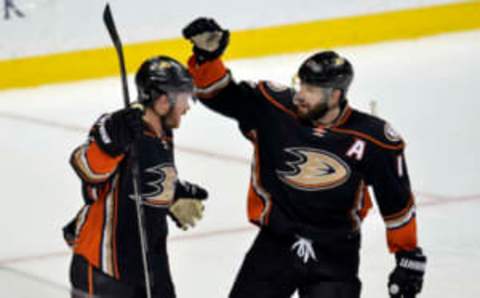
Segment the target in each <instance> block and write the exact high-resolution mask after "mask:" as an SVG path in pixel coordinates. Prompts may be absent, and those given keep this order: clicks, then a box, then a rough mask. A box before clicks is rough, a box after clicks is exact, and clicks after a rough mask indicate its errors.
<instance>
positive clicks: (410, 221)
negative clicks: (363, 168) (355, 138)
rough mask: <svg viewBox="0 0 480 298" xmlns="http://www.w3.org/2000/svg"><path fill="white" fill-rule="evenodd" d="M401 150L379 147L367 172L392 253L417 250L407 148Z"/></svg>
mask: <svg viewBox="0 0 480 298" xmlns="http://www.w3.org/2000/svg"><path fill="white" fill-rule="evenodd" d="M399 147H401V149H395V150H394V149H387V148H377V149H378V150H377V152H376V153H375V154H374V155H373V157H372V158H371V160H370V161H369V166H368V172H367V175H368V177H367V181H368V182H369V184H370V185H371V186H372V187H373V191H374V193H375V198H376V201H377V205H378V207H379V209H380V213H381V215H382V217H383V220H384V222H385V225H386V229H387V232H386V233H387V243H388V248H389V250H390V252H392V253H395V252H398V251H402V250H407V251H408V250H413V249H414V248H416V247H417V228H416V214H415V202H414V196H413V194H412V191H411V187H410V180H409V176H408V171H407V166H406V161H405V156H404V152H403V146H399Z"/></svg>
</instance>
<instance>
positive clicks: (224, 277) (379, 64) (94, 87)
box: [0, 31, 480, 298]
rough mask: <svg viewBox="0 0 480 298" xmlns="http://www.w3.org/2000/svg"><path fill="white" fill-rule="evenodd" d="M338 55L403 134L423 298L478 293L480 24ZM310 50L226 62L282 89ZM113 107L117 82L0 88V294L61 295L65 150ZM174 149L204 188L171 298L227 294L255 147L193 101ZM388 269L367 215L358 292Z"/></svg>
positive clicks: (73, 187) (180, 243)
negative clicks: (423, 262) (422, 262)
mask: <svg viewBox="0 0 480 298" xmlns="http://www.w3.org/2000/svg"><path fill="white" fill-rule="evenodd" d="M337 50H338V51H339V52H340V53H341V54H343V55H345V56H346V57H348V58H349V59H350V60H351V62H352V63H353V65H354V67H355V71H356V78H355V79H354V82H353V85H352V88H351V91H350V93H349V99H350V102H351V104H352V106H353V107H356V108H359V109H362V110H369V109H370V103H371V102H372V101H375V102H376V103H377V114H378V115H380V116H381V117H383V118H386V119H388V120H389V121H390V122H391V123H392V124H393V126H394V127H395V128H396V129H397V130H398V131H400V132H401V134H402V135H403V136H404V138H405V139H406V141H407V144H408V146H407V149H406V154H407V159H408V164H409V171H410V176H411V181H412V187H413V189H414V191H415V193H416V195H417V202H418V221H419V222H418V224H419V240H420V245H421V246H422V247H423V248H424V250H425V252H426V254H427V256H428V258H429V260H428V261H429V262H428V266H427V274H426V279H425V287H424V291H423V293H422V295H421V296H420V297H425V298H427V297H430V298H437V297H462V298H463V297H465V298H475V297H480V283H479V278H478V274H479V272H480V232H479V231H478V227H479V226H480V216H479V212H480V174H479V173H480V157H479V156H480V155H479V152H480V133H479V129H480V119H479V117H478V115H479V111H480V99H479V98H478V96H479V94H480V59H479V57H478V53H480V31H472V32H466V33H458V34H451V35H441V36H436V37H430V38H424V39H419V40H412V41H404V42H392V43H384V44H377V45H372V46H364V47H354V48H341V49H337ZM309 54H310V53H301V54H295V55H284V56H276V57H268V58H262V59H252V60H237V61H232V62H229V63H228V66H229V67H230V68H231V70H232V72H233V74H234V76H235V77H236V78H237V79H247V80H258V79H270V80H274V81H278V82H282V83H285V84H289V83H290V80H291V77H292V75H293V74H294V72H295V70H296V68H297V66H298V65H299V64H300V63H301V61H302V60H303V59H304V58H305V57H307V56H308V55H309ZM127 59H128V57H127ZM72 71H75V70H72ZM131 89H132V90H131V93H132V94H133V93H134V92H133V91H134V90H133V88H132V87H131ZM121 105H122V99H121V88H120V81H119V79H118V78H109V79H104V80H98V81H85V82H79V83H74V84H68V85H52V86H44V87H39V88H32V89H24V90H14V91H6V92H1V93H0V140H1V151H0V152H1V154H0V165H1V169H2V170H1V171H0V181H1V184H0V185H1V191H2V199H1V202H2V207H1V208H0V239H2V240H1V241H2V245H0V297H9V298H19V297H51V298H57V297H69V294H68V265H69V259H70V255H69V251H68V249H67V247H66V245H65V244H64V242H63V239H62V237H61V227H62V225H63V224H64V223H65V222H66V221H67V220H69V219H70V217H72V216H73V215H74V214H75V213H76V211H77V210H78V208H79V207H80V206H81V204H82V199H81V196H80V183H79V181H78V179H77V177H76V176H75V174H74V173H73V171H72V170H71V169H70V168H69V165H68V158H69V155H70V152H71V150H72V149H73V148H74V147H75V146H77V145H78V144H80V143H82V142H84V140H85V136H86V131H87V129H88V127H89V126H90V125H91V124H92V122H93V121H94V120H95V119H96V118H97V117H98V116H99V115H100V114H101V113H103V112H105V111H111V110H115V109H117V108H119V107H121ZM176 144H177V150H176V153H177V166H178V170H179V173H180V176H181V177H182V178H184V179H187V180H191V181H194V182H198V183H200V184H203V185H205V186H206V187H208V189H209V190H210V194H211V197H210V200H209V201H208V203H207V210H206V212H205V218H204V220H203V221H202V222H201V223H200V224H199V225H198V227H197V228H195V229H194V230H192V231H189V232H183V231H179V230H177V229H176V228H175V227H174V226H173V225H172V229H171V237H170V242H169V251H170V257H171V267H172V272H173V278H174V281H175V283H176V289H177V294H178V297H179V298H199V297H200V298H206V297H208V298H220V297H226V296H227V295H228V292H229V288H230V286H231V285H232V282H233V280H234V277H235V274H236V272H237V270H238V268H239V266H240V264H241V261H242V259H243V256H244V254H245V252H246V251H247V249H248V248H249V246H250V244H251V242H252V240H253V238H254V236H255V234H256V228H254V227H253V226H251V225H250V224H248V222H247V218H246V208H245V206H246V200H245V197H246V192H247V184H248V179H249V159H250V158H249V157H250V154H251V148H250V145H249V143H248V142H247V141H245V140H244V139H243V138H242V137H241V136H240V134H239V133H238V132H237V128H236V124H235V123H234V122H232V121H230V120H226V119H223V118H221V117H220V116H217V115H214V114H213V113H211V112H209V111H207V110H206V109H205V108H203V107H202V106H200V105H199V104H197V105H194V106H193V107H192V110H191V112H190V113H189V114H188V115H187V117H186V118H185V119H184V123H183V126H182V128H181V129H180V130H178V131H177V134H176ZM393 266H394V259H393V256H392V255H389V254H388V253H387V248H386V242H385V229H384V226H383V222H382V221H381V219H380V217H379V214H378V212H375V211H374V212H372V213H371V214H370V216H369V217H368V218H367V219H366V221H365V223H364V225H363V241H362V262H361V269H360V270H361V272H360V274H361V278H362V280H363V295H362V297H369V298H377V297H378V298H379V297H387V295H386V282H387V276H388V273H389V272H390V271H391V270H392V269H393Z"/></svg>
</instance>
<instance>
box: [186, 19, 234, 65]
mask: <svg viewBox="0 0 480 298" xmlns="http://www.w3.org/2000/svg"><path fill="white" fill-rule="evenodd" d="M182 33H183V36H184V37H185V38H186V39H189V40H190V41H191V42H192V43H193V53H194V54H195V58H196V61H197V63H198V64H202V63H203V62H205V61H210V60H214V59H216V58H218V57H220V55H222V54H223V52H224V51H225V48H226V47H227V45H228V42H229V39H230V32H229V31H228V30H224V29H222V28H221V27H220V26H219V25H218V24H217V22H215V20H214V19H209V18H203V17H202V18H197V19H195V20H194V21H193V22H191V23H190V24H188V25H187V26H186V27H185V28H183V31H182Z"/></svg>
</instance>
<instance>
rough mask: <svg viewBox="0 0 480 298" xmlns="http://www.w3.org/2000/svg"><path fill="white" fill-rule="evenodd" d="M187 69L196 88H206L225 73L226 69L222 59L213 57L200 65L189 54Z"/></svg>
mask: <svg viewBox="0 0 480 298" xmlns="http://www.w3.org/2000/svg"><path fill="white" fill-rule="evenodd" d="M188 70H189V71H190V74H191V75H192V77H193V80H194V82H195V86H196V87H197V88H207V87H209V86H211V85H212V84H214V83H215V82H218V81H219V80H221V79H222V78H223V77H224V76H225V75H226V74H227V69H226V68H225V65H224V64H223V62H222V60H220V59H215V60H212V61H206V62H204V63H203V64H202V65H197V61H196V59H195V56H191V57H190V59H188Z"/></svg>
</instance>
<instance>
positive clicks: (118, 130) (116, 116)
mask: <svg viewBox="0 0 480 298" xmlns="http://www.w3.org/2000/svg"><path fill="white" fill-rule="evenodd" d="M142 116H143V106H142V105H140V104H134V105H132V106H130V107H129V108H126V109H122V110H119V111H117V112H114V113H113V114H111V115H110V116H107V117H106V118H103V117H102V118H101V119H100V121H99V123H98V124H97V129H96V131H95V132H94V137H95V139H96V141H97V143H98V144H99V146H100V147H101V148H102V149H103V150H104V151H105V152H106V153H108V154H109V155H111V156H118V155H120V154H122V153H125V152H126V151H127V150H128V148H129V146H130V145H131V144H132V143H133V141H134V140H135V139H137V138H139V137H140V136H141V135H142V133H143V119H142Z"/></svg>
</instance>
